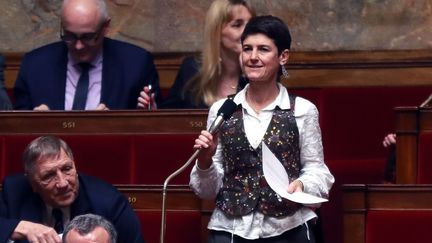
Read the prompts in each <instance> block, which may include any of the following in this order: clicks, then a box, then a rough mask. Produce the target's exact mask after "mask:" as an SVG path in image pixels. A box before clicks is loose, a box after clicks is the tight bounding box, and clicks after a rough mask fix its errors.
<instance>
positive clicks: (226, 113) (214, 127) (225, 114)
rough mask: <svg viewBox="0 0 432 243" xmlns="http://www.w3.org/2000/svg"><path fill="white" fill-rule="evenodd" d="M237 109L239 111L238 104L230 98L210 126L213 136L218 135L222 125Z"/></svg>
mask: <svg viewBox="0 0 432 243" xmlns="http://www.w3.org/2000/svg"><path fill="white" fill-rule="evenodd" d="M236 109H237V104H236V103H235V102H234V101H233V100H232V99H230V98H228V99H227V100H225V102H224V103H223V104H222V106H221V108H219V110H218V112H217V117H216V119H215V120H214V121H213V123H212V124H211V125H210V128H209V129H208V131H209V132H210V133H211V134H215V133H217V132H218V130H219V127H220V126H221V125H222V123H223V122H224V121H226V120H228V119H229V118H230V117H231V116H232V114H233V113H234V111H235V110H236Z"/></svg>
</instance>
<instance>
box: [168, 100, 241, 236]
mask: <svg viewBox="0 0 432 243" xmlns="http://www.w3.org/2000/svg"><path fill="white" fill-rule="evenodd" d="M236 109H237V104H236V103H235V102H234V101H233V100H232V99H231V98H228V99H226V100H225V102H224V103H223V104H222V106H221V108H220V109H219V110H218V112H217V116H216V119H215V120H214V121H213V123H212V124H211V125H210V128H209V129H208V132H209V133H211V134H215V133H217V132H218V131H219V128H220V126H221V125H222V124H223V123H224V121H226V120H228V119H229V118H230V117H231V116H232V114H233V113H234V111H235V110H236ZM200 151H201V149H197V150H195V152H194V153H193V154H192V156H191V157H190V158H189V160H188V161H187V162H186V163H185V164H184V165H183V166H182V167H180V168H179V169H178V170H176V171H175V172H174V173H172V174H171V175H169V176H168V177H167V178H166V179H165V182H164V185H163V189H162V193H163V194H162V222H161V234H160V243H164V241H165V228H166V227H165V226H166V225H165V219H166V205H165V202H166V189H167V186H168V183H169V181H170V180H171V179H172V178H174V177H175V176H177V175H178V174H180V173H181V172H183V171H184V170H185V169H186V168H187V167H188V166H189V164H190V163H191V162H192V161H193V160H194V159H195V158H196V157H197V156H198V154H199V152H200Z"/></svg>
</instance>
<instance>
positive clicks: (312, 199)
mask: <svg viewBox="0 0 432 243" xmlns="http://www.w3.org/2000/svg"><path fill="white" fill-rule="evenodd" d="M262 158H263V171H264V177H265V178H266V180H267V183H268V184H269V186H270V188H271V189H273V191H275V192H276V193H277V194H279V196H281V197H283V198H286V199H288V200H290V201H293V202H297V203H301V204H315V203H322V202H327V201H328V200H327V199H324V198H320V197H316V196H312V195H310V194H306V193H304V192H294V193H288V191H287V189H288V185H289V178H288V174H287V173H286V171H285V167H284V166H283V165H282V163H281V162H280V161H279V160H278V159H277V158H276V156H275V155H274V154H273V153H272V151H270V149H269V148H268V147H267V145H265V143H262Z"/></svg>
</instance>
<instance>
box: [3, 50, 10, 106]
mask: <svg viewBox="0 0 432 243" xmlns="http://www.w3.org/2000/svg"><path fill="white" fill-rule="evenodd" d="M4 66H5V59H4V57H3V56H2V55H0V110H10V109H12V104H11V102H10V100H9V96H8V94H7V91H6V87H5V85H4V75H3V73H4V72H3V70H4Z"/></svg>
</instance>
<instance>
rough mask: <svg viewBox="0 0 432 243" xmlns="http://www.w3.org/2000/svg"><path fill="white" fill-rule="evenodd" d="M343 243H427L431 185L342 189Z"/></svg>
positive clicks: (431, 194) (351, 187) (430, 212)
mask: <svg viewBox="0 0 432 243" xmlns="http://www.w3.org/2000/svg"><path fill="white" fill-rule="evenodd" d="M343 199H344V207H343V208H344V242H349V243H383V242H392V243H405V242H411V243H420V242H429V241H430V225H431V223H432V186H431V185H371V184H370V185H345V186H344V187H343Z"/></svg>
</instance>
